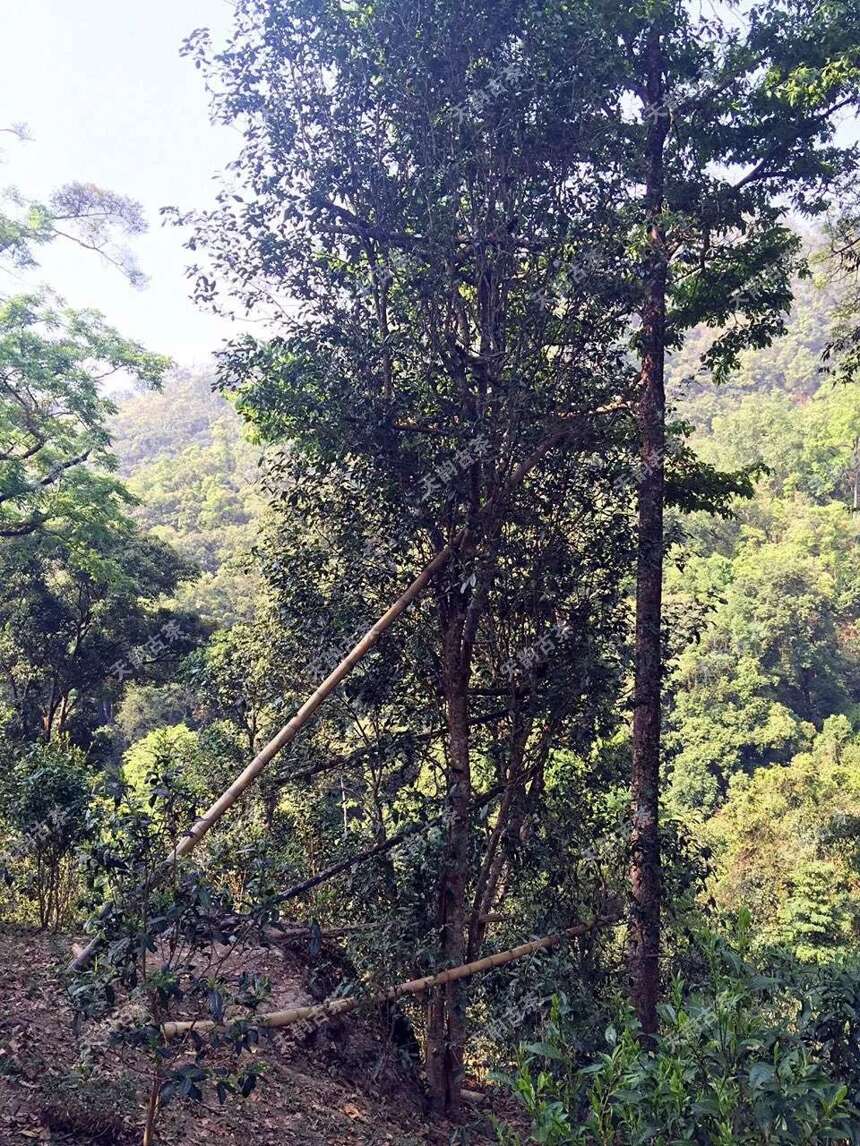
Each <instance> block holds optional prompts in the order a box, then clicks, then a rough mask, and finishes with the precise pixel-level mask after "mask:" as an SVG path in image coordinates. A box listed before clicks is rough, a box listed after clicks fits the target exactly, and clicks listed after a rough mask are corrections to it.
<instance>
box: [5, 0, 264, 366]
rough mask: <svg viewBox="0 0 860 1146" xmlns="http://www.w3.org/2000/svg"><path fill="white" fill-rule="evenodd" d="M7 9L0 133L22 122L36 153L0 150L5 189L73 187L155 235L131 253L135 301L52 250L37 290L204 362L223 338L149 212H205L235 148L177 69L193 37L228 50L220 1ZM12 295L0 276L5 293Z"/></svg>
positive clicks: (28, 4) (22, 148) (173, 242)
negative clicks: (204, 36) (111, 196)
mask: <svg viewBox="0 0 860 1146" xmlns="http://www.w3.org/2000/svg"><path fill="white" fill-rule="evenodd" d="M3 8H4V11H3V18H2V24H3V35H2V38H0V121H2V123H0V126H6V125H8V124H11V123H17V122H21V121H23V122H25V123H27V124H28V126H29V128H30V133H31V135H32V136H33V140H32V142H27V143H18V142H16V141H15V140H14V138H13V137H11V136H2V137H0V146H2V151H3V164H2V166H0V187H5V186H7V185H9V184H12V185H14V186H16V187H18V188H19V189H20V190H21V191H22V192H23V193H24V194H25V195H29V196H33V197H37V196H43V195H47V194H48V193H49V192H50V191H51V190H52V189H54V188H55V187H56V186H57V185H59V184H62V183H64V182H69V181H72V180H79V181H82V182H92V183H96V184H98V185H100V186H103V187H106V188H109V189H110V190H112V191H116V192H120V193H122V194H125V195H129V196H131V197H132V198H134V199H137V200H138V201H139V202H141V203H142V204H143V206H144V209H145V211H146V215H147V219H148V220H149V225H150V230H149V232H148V234H146V235H143V236H140V237H139V238H135V239H133V240H132V242H131V243H130V246H131V247H132V249H133V250H134V252H135V253H136V255H137V258H138V261H139V263H140V265H141V269H142V270H143V271H144V272H145V273H146V274H147V275H148V276H149V279H150V283H149V286H148V287H145V288H144V289H143V290H136V289H135V288H133V287H131V286H129V285H128V284H127V283H126V282H125V281H124V279H123V278H122V276H121V275H120V273H119V272H118V271H117V270H115V269H113V268H110V267H107V266H105V265H104V264H103V263H102V262H101V260H100V259H99V257H98V255H94V254H92V255H91V254H89V253H88V252H84V251H81V250H79V249H76V248H72V247H69V246H65V247H64V246H61V245H60V243H55V244H54V245H53V247H52V248H50V249H45V250H44V251H43V255H42V257H41V259H40V261H41V267H40V270H39V272H38V274H37V276H36V278H37V280H38V281H41V282H45V283H48V284H50V286H51V287H53V288H54V289H55V290H57V291H58V292H59V293H60V294H62V295H63V296H64V297H65V298H66V299H67V300H68V301H69V302H70V303H71V304H72V305H75V306H81V307H82V306H90V307H95V308H96V309H98V310H101V311H102V312H103V313H104V314H105V315H107V317H108V319H109V320H110V321H111V322H112V323H113V324H114V325H115V326H117V327H118V328H119V329H120V330H121V332H122V333H123V334H125V335H127V336H129V337H133V338H137V339H140V340H141V341H142V342H144V343H145V345H146V346H147V347H148V348H149V349H152V350H157V351H161V352H163V353H167V354H170V355H172V356H173V357H175V358H176V359H177V361H179V362H180V363H183V364H193V363H195V362H201V361H203V360H205V359H206V358H207V356H208V354H209V353H210V352H211V351H212V350H213V349H215V348H216V347H217V346H218V344H219V343H220V342H221V341H222V340H223V337H224V335H225V333H228V331H227V327H226V324H225V323H224V322H222V321H219V320H218V319H216V318H214V317H213V316H211V315H208V314H204V313H201V312H200V311H199V310H198V309H197V308H196V307H195V306H194V304H193V303H192V302H191V301H190V300H189V299H188V283H187V281H186V279H185V275H184V269H185V265H186V261H187V257H186V252H185V251H183V249H182V245H181V235H180V233H179V232H178V231H177V230H176V229H174V228H165V227H162V226H161V222H160V219H159V215H158V210H159V207H161V206H164V205H167V204H172V205H176V206H179V207H181V208H193V207H202V206H205V205H207V204H208V203H210V202H211V200H212V197H213V194H214V190H215V187H214V183H213V176H214V175H215V174H216V173H217V172H218V171H219V170H220V169H222V168H223V166H224V164H225V163H226V162H227V161H228V160H229V159H230V158H232V157H233V156H234V155H235V154H236V152H237V151H238V149H239V146H240V143H241V140H240V137H239V135H238V133H236V132H235V131H233V130H230V129H226V128H223V127H220V128H215V127H212V126H211V125H210V123H209V120H208V109H207V103H206V96H205V92H204V90H203V81H202V77H201V75H200V73H199V72H197V71H196V70H195V68H194V66H193V64H192V63H191V61H190V60H187V59H181V58H180V56H179V47H180V44H181V41H182V40H183V38H184V37H185V36H186V35H187V34H188V33H189V32H190V31H192V30H193V29H194V28H197V27H200V26H203V25H206V26H208V27H211V28H212V30H213V33H214V34H215V35H216V37H217V38H218V39H222V38H223V36H224V35H225V34H226V32H227V31H228V29H229V27H230V14H231V4H230V3H229V0H17V2H13V0H6V3H5V4H4V5H3ZM219 33H220V34H219ZM30 281H32V280H30V279H29V278H28V279H27V280H24V279H22V280H21V282H20V284H19V285H20V286H28V285H29V284H30ZM14 289H16V284H15V281H14V279H12V278H11V277H10V275H9V274H8V273H4V275H3V280H2V282H0V293H9V292H10V291H11V290H14Z"/></svg>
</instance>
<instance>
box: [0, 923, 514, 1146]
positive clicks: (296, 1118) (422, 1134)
mask: <svg viewBox="0 0 860 1146" xmlns="http://www.w3.org/2000/svg"><path fill="white" fill-rule="evenodd" d="M70 949H71V940H70V939H69V938H68V937H65V936H51V935H45V934H43V933H40V932H36V931H29V930H25V929H18V928H8V927H7V928H2V929H0V966H2V968H3V1009H2V1013H0V1144H2V1146H6V1144H7V1143H9V1144H12V1143H20V1144H23V1143H26V1142H54V1143H64V1144H66V1146H92V1144H95V1143H101V1144H104V1146H108V1144H111V1143H116V1144H117V1146H125V1144H126V1143H128V1144H131V1143H137V1142H140V1140H141V1125H142V1120H143V1105H144V1094H145V1089H146V1077H145V1073H144V1071H145V1064H144V1063H143V1062H142V1060H138V1061H137V1062H135V1061H134V1057H133V1055H131V1054H130V1053H126V1052H123V1053H122V1054H121V1055H120V1054H119V1053H118V1052H117V1051H116V1050H111V1049H110V1048H108V1049H107V1051H106V1052H104V1053H102V1054H98V1055H97V1056H96V1059H95V1067H94V1072H93V1075H92V1078H91V1079H90V1081H89V1082H87V1083H86V1084H85V1086H84V1088H83V1089H81V1088H80V1085H79V1084H78V1083H77V1081H76V1078H75V1076H74V1075H73V1073H72V1070H73V1068H74V1066H75V1064H76V1062H78V1061H79V1056H80V1052H81V1049H82V1045H83V1044H82V1041H81V1040H79V1039H78V1037H77V1036H76V1034H75V1031H74V1026H73V1022H72V1012H71V1009H70V1008H69V1006H68V1003H67V1001H66V998H65V995H64V991H63V984H62V971H63V967H64V966H65V965H66V963H67V962H68V958H69V954H70ZM255 962H256V963H257V969H258V970H260V971H262V972H264V973H265V974H266V975H267V976H268V977H269V978H270V979H271V982H272V997H273V1001H275V1002H280V1001H287V1000H290V1001H293V1002H299V1003H301V1002H303V1001H305V1000H307V1001H313V1000H312V999H311V998H310V997H309V996H308V994H307V988H306V979H307V968H306V967H304V966H303V965H302V963H301V960H300V959H299V958H298V957H297V956H296V955H295V953H294V952H291V951H288V950H280V949H276V948H269V949H268V950H265V951H262V950H261V951H260V952H259V958H258V959H256V960H255ZM85 1037H86V1036H85ZM260 1057H261V1059H262V1060H263V1061H264V1062H265V1064H266V1065H265V1069H264V1073H263V1076H262V1077H261V1079H260V1083H259V1085H258V1086H257V1088H256V1090H255V1091H254V1093H253V1094H252V1095H251V1096H250V1097H249V1098H247V1099H244V1100H240V1099H231V1100H228V1102H227V1104H226V1105H225V1106H224V1107H220V1108H219V1107H218V1105H217V1100H216V1099H215V1098H214V1095H212V1094H211V1093H210V1092H209V1091H207V1093H206V1096H205V1099H204V1104H202V1105H201V1104H200V1103H191V1102H187V1101H183V1102H174V1103H171V1104H170V1105H169V1106H168V1107H167V1108H166V1109H165V1110H164V1111H163V1113H162V1116H161V1119H160V1123H159V1143H160V1146H179V1144H180V1143H182V1144H185V1143H189V1144H197V1143H204V1142H212V1141H218V1142H219V1143H225V1144H227V1143H240V1142H241V1143H246V1144H247V1143H249V1142H252V1141H253V1142H254V1143H255V1146H275V1144H282V1143H286V1144H295V1146H299V1144H302V1146H324V1144H333V1146H347V1144H350V1146H351V1144H364V1143H368V1144H369V1143H373V1144H376V1143H379V1144H382V1143H392V1144H397V1146H410V1144H418V1143H446V1142H451V1141H457V1142H473V1143H488V1142H494V1141H496V1134H495V1130H494V1126H493V1122H494V1118H496V1119H499V1120H504V1121H508V1120H509V1119H511V1118H513V1117H515V1115H516V1107H515V1106H514V1104H512V1102H511V1100H510V1098H509V1097H508V1096H507V1095H504V1094H501V1093H499V1092H497V1091H492V1090H486V1091H485V1093H484V1094H483V1097H482V1100H481V1101H480V1102H479V1101H477V1096H475V1098H474V1100H473V1101H472V1102H470V1103H469V1112H470V1116H469V1119H468V1121H467V1123H466V1125H465V1126H462V1127H453V1126H450V1125H443V1124H439V1123H436V1124H433V1125H431V1124H430V1123H429V1122H428V1120H427V1119H426V1116H425V1114H424V1109H423V1096H422V1090H421V1086H420V1084H419V1081H418V1079H417V1077H416V1076H415V1075H414V1074H413V1073H412V1072H410V1071H409V1070H408V1069H407V1068H405V1067H404V1066H403V1065H402V1064H401V1062H400V1061H399V1058H398V1056H397V1053H396V1051H394V1050H393V1049H392V1047H391V1045H390V1042H389V1040H388V1039H387V1037H386V1032H385V1030H384V1027H383V1025H382V1024H381V1022H374V1021H373V1020H371V1019H369V1018H368V1017H366V1016H365V1017H362V1018H359V1019H357V1018H355V1017H346V1018H344V1019H342V1020H334V1021H332V1022H329V1023H326V1024H324V1025H322V1026H318V1027H316V1028H315V1029H313V1030H309V1031H308V1030H306V1031H303V1032H301V1034H300V1035H298V1036H295V1035H294V1036H291V1037H289V1038H288V1037H286V1035H279V1036H277V1037H276V1038H275V1039H274V1042H273V1043H272V1044H269V1045H266V1046H265V1047H264V1049H263V1050H262V1051H261V1054H260ZM470 1086H471V1087H472V1088H473V1089H474V1088H475V1084H474V1083H470Z"/></svg>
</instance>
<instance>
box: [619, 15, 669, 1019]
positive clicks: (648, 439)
mask: <svg viewBox="0 0 860 1146" xmlns="http://www.w3.org/2000/svg"><path fill="white" fill-rule="evenodd" d="M646 83H647V93H648V108H647V113H648V123H649V126H648V132H647V143H646V146H647V181H646V199H647V207H648V215H649V245H650V253H649V260H648V266H647V271H646V282H645V292H646V293H645V301H644V305H643V309H642V373H641V389H640V397H639V408H638V423H639V433H640V441H641V462H642V477H641V481H640V483H639V531H638V552H637V571H636V682H635V698H636V703H635V709H634V717H633V773H632V778H631V798H632V828H631V839H630V885H631V915H630V946H629V952H628V958H629V974H630V990H631V996H632V1001H633V1005H634V1008H635V1010H636V1015H637V1017H638V1019H639V1023H640V1026H641V1029H642V1034H643V1037H644V1038H645V1039H646V1040H650V1038H651V1037H652V1036H653V1035H654V1034H655V1033H656V1030H657V1002H658V999H659V992H660V908H661V898H662V886H661V883H662V881H661V871H660V838H659V818H658V812H659V791H660V783H659V781H660V698H661V680H660V678H661V668H662V656H661V651H662V650H661V612H662V584H663V500H664V477H663V456H664V452H665V395H664V367H665V357H666V283H667V273H666V257H665V250H664V240H663V231H662V223H661V214H662V210H663V176H664V172H663V163H664V146H665V142H666V134H667V126H668V125H667V116H666V111H665V107H664V97H663V68H662V48H661V34H660V29H659V26H658V25H657V24H656V23H655V24H654V26H652V29H651V32H650V35H649V38H648V45H647V79H646Z"/></svg>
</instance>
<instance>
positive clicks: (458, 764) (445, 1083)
mask: <svg viewBox="0 0 860 1146" xmlns="http://www.w3.org/2000/svg"><path fill="white" fill-rule="evenodd" d="M463 622H464V617H463V615H462V614H460V615H457V616H455V617H453V618H451V620H450V621H449V624H448V625H447V631H446V634H445V666H446V671H445V680H446V705H447V719H448V761H447V789H448V808H447V810H448V816H449V821H448V840H447V844H446V849H445V857H444V861H443V864H442V872H441V875H440V880H439V906H438V915H437V919H438V925H439V932H440V945H441V950H442V960H443V963H444V964H445V965H446V966H449V967H456V966H459V965H460V964H463V963H465V961H466V883H467V878H468V868H469V813H470V808H471V799H472V784H471V773H470V766H469V691H468V674H469V669H468V663H466V662H467V657H465V656H464V651H463V645H462V633H463ZM465 1044H466V1000H465V989H464V985H463V983H462V982H460V981H459V980H454V981H452V982H449V983H446V984H445V985H444V987H440V988H439V989H437V990H436V991H435V992H434V993H433V995H432V997H431V999H430V1003H429V1005H428V1012H427V1056H426V1068H427V1080H428V1083H429V1086H430V1099H431V1104H432V1106H433V1110H434V1112H435V1113H436V1114H439V1115H442V1114H447V1115H451V1116H455V1117H456V1116H457V1115H458V1113H459V1111H460V1103H461V1098H460V1092H461V1089H462V1083H463V1059H464V1052H465Z"/></svg>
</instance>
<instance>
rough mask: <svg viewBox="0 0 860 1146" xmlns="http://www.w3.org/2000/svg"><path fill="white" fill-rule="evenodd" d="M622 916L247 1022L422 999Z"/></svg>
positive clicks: (305, 1018)
mask: <svg viewBox="0 0 860 1146" xmlns="http://www.w3.org/2000/svg"><path fill="white" fill-rule="evenodd" d="M619 920H620V916H618V915H604V916H598V917H597V918H595V919H592V920H590V921H589V922H587V923H577V924H575V925H574V926H573V927H568V928H567V930H566V931H559V932H558V933H557V934H555V935H547V936H545V937H544V938H543V939H532V940H530V941H529V942H528V943H521V944H520V945H519V946H518V947H511V948H510V949H509V950H507V951H498V952H496V954H495V955H487V956H485V957H484V958H483V959H475V960H474V961H473V962H471V963H464V964H462V966H460V967H450V968H449V969H448V970H447V971H439V972H438V973H437V974H435V975H425V976H424V977H423V978H422V979H409V980H407V981H406V982H405V983H398V984H397V986H396V987H389V988H388V989H387V990H385V991H381V992H380V993H378V994H376V995H368V996H364V997H362V996H360V995H359V996H351V997H349V998H344V999H332V1000H330V1001H329V1002H327V1003H319V1004H317V1005H316V1006H313V1007H293V1008H292V1009H290V1010H288V1011H270V1012H268V1013H267V1014H263V1015H255V1016H252V1017H251V1018H250V1019H249V1020H248V1022H249V1023H250V1024H251V1025H252V1026H255V1027H268V1028H276V1027H290V1026H293V1025H294V1024H295V1023H314V1022H321V1021H324V1020H325V1019H330V1018H333V1017H334V1016H335V1015H344V1014H347V1013H348V1012H350V1011H355V1010H358V1008H359V1007H362V1006H373V1005H375V1004H379V1003H389V1002H393V1001H394V1000H396V999H401V998H402V997H403V996H404V995H421V994H423V993H424V992H425V991H429V990H430V989H431V988H432V987H441V986H442V985H443V984H444V983H454V982H456V981H457V980H459V979H469V978H471V976H472V975H478V974H480V973H481V972H482V971H492V970H493V969H494V968H496V967H504V966H505V965H506V964H508V963H513V962H514V961H515V960H516V959H522V958H524V957H525V956H526V955H534V954H535V953H536V952H537V951H546V950H549V949H550V948H552V947H557V946H558V945H559V944H560V943H562V942H564V940H565V939H576V938H578V937H579V936H581V935H587V934H588V933H589V932H591V931H595V930H597V929H598V928H601V927H612V926H613V925H614V924H616V923H618V922H619ZM225 1025H226V1024H224V1023H216V1022H215V1021H214V1020H213V1019H188V1020H184V1021H177V1022H171V1023H162V1025H161V1034H162V1036H163V1038H164V1039H166V1040H170V1039H175V1038H179V1037H181V1036H182V1035H186V1034H188V1033H189V1032H190V1031H195V1032H203V1031H211V1030H214V1029H215V1028H216V1027H223V1026H225Z"/></svg>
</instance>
